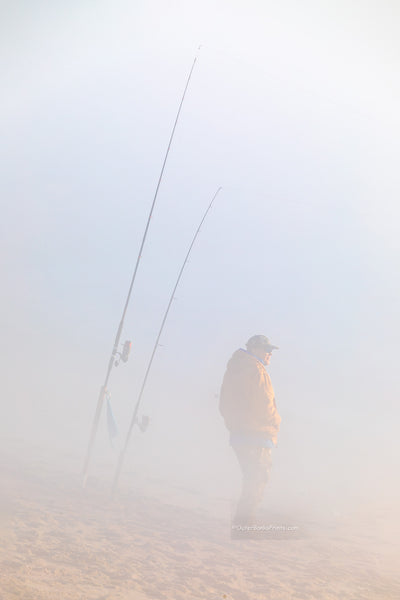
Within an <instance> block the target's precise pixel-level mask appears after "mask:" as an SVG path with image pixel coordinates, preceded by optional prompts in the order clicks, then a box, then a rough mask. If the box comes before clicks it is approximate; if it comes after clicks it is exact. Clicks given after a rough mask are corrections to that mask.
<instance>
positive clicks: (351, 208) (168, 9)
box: [0, 0, 400, 515]
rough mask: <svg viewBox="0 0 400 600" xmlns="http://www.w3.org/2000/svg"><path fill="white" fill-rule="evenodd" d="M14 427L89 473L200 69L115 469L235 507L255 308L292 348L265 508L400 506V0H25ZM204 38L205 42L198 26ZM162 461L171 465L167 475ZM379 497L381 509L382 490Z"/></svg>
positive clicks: (131, 366)
mask: <svg viewBox="0 0 400 600" xmlns="http://www.w3.org/2000/svg"><path fill="white" fill-rule="evenodd" d="M1 12H2V18H1V41H0V47H1V80H2V94H1V100H0V106H1V114H2V135H1V143H0V151H1V172H2V176H1V199H2V200H1V202H2V219H1V233H2V235H1V244H2V250H1V259H2V280H3V291H2V296H1V312H0V314H1V320H2V331H3V356H2V364H3V369H4V379H5V382H4V384H3V394H2V400H1V402H2V419H1V426H0V427H1V434H2V439H3V444H2V445H3V447H4V448H10V447H14V446H15V447H18V448H19V451H20V452H22V454H24V453H26V455H31V453H32V452H34V450H32V448H36V449H37V451H38V452H39V449H40V452H43V453H45V454H47V456H48V458H49V460H51V461H53V462H54V464H56V465H57V464H59V467H60V469H61V470H62V469H63V468H64V467H63V464H64V463H63V461H66V463H65V464H67V463H68V467H65V468H66V469H67V468H68V469H69V470H72V471H74V470H75V471H76V473H78V474H79V473H80V470H81V468H82V466H83V460H84V456H85V452H86V448H87V444H88V440H89V434H90V428H91V424H92V420H93V417H94V412H95V408H96V402H97V396H98V392H99V388H100V386H101V384H102V383H103V380H104V376H105V370H106V366H107V363H108V359H109V356H110V352H111V350H112V345H113V341H114V338H115V334H116V330H117V327H118V323H119V320H120V317H121V313H122V309H123V305H124V302H125V298H126V294H127V292H128V287H129V283H130V279H131V276H132V273H133V268H134V265H135V261H136V256H137V253H138V250H139V246H140V242H141V239H142V235H143V231H144V227H145V224H146V220H147V215H148V212H149V210H150V206H151V202H152V199H153V195H154V191H155V187H156V183H157V178H158V175H159V172H160V169H161V165H162V161H163V158H164V154H165V151H166V147H167V144H168V139H169V136H170V133H171V129H172V126H173V122H174V119H175V115H176V111H177V108H178V105H179V101H180V98H181V95H182V92H183V88H184V85H185V81H186V78H187V76H188V73H189V70H190V67H191V64H192V61H193V59H194V57H195V56H196V54H198V60H197V63H196V66H195V70H194V73H193V76H192V80H191V82H190V87H189V90H188V93H187V97H186V99H185V103H184V106H183V110H182V113H181V117H180V120H179V123H178V127H177V130H176V134H175V137H174V140H173V145H172V148H171V153H170V157H169V159H168V162H167V166H166V170H165V174H164V177H163V180H162V184H161V187H160V191H159V195H158V198H157V203H156V206H155V211H154V215H153V218H152V221H151V225H150V229H149V234H148V238H147V241H146V245H145V248H144V251H143V254H142V259H141V262H140V266H139V270H138V275H137V279H136V282H135V287H134V290H133V295H132V299H131V303H130V306H129V309H128V313H127V317H126V321H125V327H124V331H123V334H122V340H121V341H124V340H125V339H130V340H132V352H131V356H130V359H129V362H128V363H127V364H126V365H124V364H121V365H120V366H119V367H118V368H117V369H114V370H113V373H112V377H111V380H110V384H109V389H110V392H111V396H112V406H113V411H114V415H115V418H116V421H117V423H118V428H119V436H118V439H117V440H116V442H115V445H114V448H113V447H111V445H110V443H109V439H108V433H107V428H106V415H105V410H104V411H103V413H102V416H101V420H100V426H99V430H98V434H97V438H96V443H95V446H94V449H93V454H92V459H91V463H90V468H89V475H90V477H89V482H88V487H90V485H91V482H93V481H94V480H95V479H96V478H101V480H102V481H103V482H104V489H107V488H108V486H111V482H112V476H113V473H114V469H115V466H116V462H117V458H118V451H119V449H120V448H121V446H122V444H123V441H124V439H125V435H126V431H127V426H128V422H129V420H130V417H131V414H132V411H133V407H134V404H135V402H136V399H137V396H138V392H139V389H140V386H141V383H142V380H143V376H144V373H145V369H146V366H147V364H148V361H149V359H150V354H151V351H152V348H153V345H154V342H155V339H156V336H157V333H158V330H159V327H160V325H161V320H162V317H163V314H164V311H165V309H166V306H167V303H168V299H169V296H170V294H171V292H172V289H173V286H174V283H175V280H176V277H177V275H178V272H179V269H180V267H181V265H182V261H183V259H184V256H185V254H186V251H187V248H188V246H189V244H190V241H191V239H192V237H193V235H194V232H195V230H196V228H197V226H198V224H199V222H200V220H201V217H202V215H203V213H204V211H205V209H206V207H207V205H208V204H209V202H210V200H211V198H212V196H213V194H214V193H215V191H216V189H217V188H218V187H219V186H222V191H221V193H220V194H219V196H218V198H217V200H216V202H215V204H214V206H213V208H212V210H211V212H210V214H209V215H208V217H207V220H206V222H205V223H204V225H203V227H202V230H201V233H200V235H199V237H198V239H197V241H196V245H195V246H194V248H193V251H192V254H191V257H190V261H189V263H188V265H187V267H186V270H185V273H184V276H183V278H182V281H181V284H180V286H179V288H178V290H177V293H176V299H175V300H174V302H173V305H172V308H171V312H170V315H169V318H168V321H167V323H166V326H165V329H164V332H163V335H162V338H161V340H160V343H161V346H160V347H159V348H158V351H157V354H156V356H155V360H154V364H153V368H152V371H151V374H150V378H149V380H148V385H147V387H146V390H145V393H144V395H143V402H142V407H141V414H145V415H149V417H150V426H149V428H148V430H147V431H146V432H145V433H141V432H139V430H138V429H137V428H135V430H134V432H133V436H132V439H131V441H130V444H129V447H128V451H127V454H126V457H125V462H124V466H123V470H122V474H121V479H120V484H119V485H120V487H121V488H122V489H124V488H125V487H126V486H131V487H133V488H134V489H137V490H139V491H140V490H142V488H143V489H147V490H149V489H150V490H152V489H153V488H151V485H154V490H156V491H155V492H154V493H155V494H156V495H157V497H158V498H163V497H164V495H165V497H170V494H171V490H172V489H175V490H178V489H180V490H181V492H182V497H181V498H180V501H182V502H185V503H186V504H187V505H188V506H204V507H207V509H208V510H209V511H211V513H212V514H214V515H224V514H226V515H228V514H229V512H230V510H231V507H232V504H233V503H234V502H235V500H236V498H237V494H238V491H239V487H240V473H239V469H238V466H237V465H236V462H235V457H234V455H233V452H232V450H231V448H230V447H229V443H228V433H227V431H226V429H225V427H224V424H223V420H222V418H221V416H220V414H219V412H218V395H219V390H220V386H221V382H222V378H223V375H224V371H225V367H226V363H227V361H228V360H229V358H230V356H231V355H232V353H233V352H234V351H235V350H236V349H237V348H239V347H243V346H244V344H245V342H246V341H247V339H248V338H249V337H250V336H251V335H254V334H264V335H267V336H268V337H269V338H270V339H271V340H272V342H273V343H274V344H276V345H278V346H279V348H280V349H279V350H278V351H275V352H274V354H273V358H272V362H271V366H270V367H269V373H270V375H271V378H272V382H273V385H274V389H275V393H276V401H277V406H278V410H279V412H280V414H281V416H282V425H281V430H280V434H279V443H278V448H276V449H275V450H274V451H273V471H272V477H271V481H270V483H269V484H268V488H267V492H266V495H265V499H264V504H263V505H264V508H268V507H270V508H271V507H275V508H276V507H282V506H285V507H287V510H288V511H291V510H293V511H295V510H297V509H298V508H299V507H304V508H306V509H307V510H308V511H310V512H313V511H317V512H322V513H324V514H325V513H326V514H334V513H335V514H336V513H337V512H340V513H342V512H343V511H344V512H346V511H348V510H358V509H359V508H360V507H363V506H371V507H377V506H390V507H392V508H394V507H396V506H397V503H398V500H399V496H400V488H399V483H398V472H399V467H400V464H399V463H400V460H399V457H400V442H399V436H398V423H399V417H400V410H399V404H398V397H399V376H398V372H399V371H398V367H397V360H398V339H399V335H400V326H399V317H398V306H399V291H400V283H399V276H398V273H399V266H400V265H399V258H400V243H399V239H400V236H399V234H398V223H399V217H400V210H399V203H398V196H399V187H400V186H399V184H400V182H399V171H398V156H399V149H400V148H399V139H400V137H399V133H400V119H399V113H398V106H399V101H400V98H399V91H400V78H399V69H398V64H399V49H400V48H399V41H398V22H399V10H398V6H397V5H396V3H394V2H383V3H378V2H371V3H368V6H367V5H365V4H361V3H358V2H351V3H345V2H335V3H332V4H331V5H327V6H325V5H324V6H322V5H321V3H312V2H307V3H306V4H304V3H302V4H301V5H300V4H298V3H294V2H282V3H265V2H264V3H261V2H259V3H257V2H248V3H242V2H229V3H228V2H223V1H218V2H215V3H212V2H209V3H208V2H205V3H204V2H203V3H201V4H198V3H192V2H187V3H178V2H169V3H162V2H154V1H153V0H151V1H150V2H147V3H145V2H135V3H130V2H124V1H122V0H117V1H116V2H114V3H112V4H111V3H108V2H101V1H100V2H97V3H91V2H88V1H86V2H72V3H68V6H66V5H65V4H63V3H61V2H53V3H51V4H50V3H46V2H41V3H38V4H37V5H28V4H27V3H23V2H22V3H19V4H18V3H17V4H15V3H11V2H4V3H3V4H2V11H1ZM199 46H201V48H200V50H198V47H199ZM152 482H153V483H152ZM371 510H372V509H371Z"/></svg>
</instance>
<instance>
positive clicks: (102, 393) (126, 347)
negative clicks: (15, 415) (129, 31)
mask: <svg viewBox="0 0 400 600" xmlns="http://www.w3.org/2000/svg"><path fill="white" fill-rule="evenodd" d="M199 50H200V48H199ZM197 56H198V55H196V56H195V59H194V61H193V64H192V67H191V69H190V72H189V75H188V78H187V80H186V85H185V89H184V91H183V94H182V98H181V101H180V104H179V108H178V112H177V115H176V118H175V122H174V126H173V128H172V132H171V136H170V138H169V143H168V146H167V151H166V153H165V156H164V161H163V164H162V167H161V172H160V176H159V178H158V182H157V187H156V191H155V193H154V197H153V202H152V205H151V208H150V213H149V216H148V219H147V223H146V227H145V230H144V234H143V238H142V242H141V244H140V249H139V252H138V255H137V259H136V265H135V270H134V272H133V276H132V280H131V284H130V286H129V291H128V295H127V298H126V301H125V306H124V309H123V311H122V317H121V321H120V323H119V326H118V329H117V333H116V336H115V340H114V345H113V349H112V352H111V356H110V360H109V361H108V366H107V371H106V376H105V379H104V383H103V385H102V386H101V388H100V393H99V398H98V400H97V407H96V412H95V415H94V419H93V424H92V429H91V433H90V438H89V444H88V448H87V452H86V458H85V463H84V467H83V482H82V486H83V487H85V486H86V483H87V478H88V470H89V462H90V458H91V455H92V450H93V444H94V441H95V439H96V434H97V430H98V427H99V420H100V415H101V411H102V408H103V404H104V399H105V397H106V395H107V386H108V381H109V379H110V375H111V371H112V369H113V367H114V366H118V364H119V360H117V356H118V355H119V357H120V359H121V360H122V361H123V362H126V361H127V360H128V356H129V350H130V347H131V343H130V342H129V341H126V342H125V344H124V347H123V349H122V352H118V346H119V343H120V339H121V335H122V329H123V326H124V320H125V315H126V311H127V309H128V305H129V300H130V297H131V293H132V289H133V284H134V283H135V279H136V273H137V270H138V267H139V262H140V259H141V257H142V251H143V247H144V244H145V241H146V237H147V232H148V230H149V226H150V221H151V217H152V215H153V210H154V206H155V203H156V200H157V196H158V190H159V188H160V184H161V180H162V178H163V174H164V169H165V165H166V163H167V159H168V154H169V151H170V148H171V144H172V140H173V137H174V133H175V129H176V126H177V124H178V120H179V115H180V113H181V109H182V106H183V102H184V100H185V96H186V92H187V89H188V87H189V82H190V79H191V77H192V73H193V69H194V67H195V64H196V61H197Z"/></svg>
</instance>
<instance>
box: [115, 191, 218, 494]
mask: <svg viewBox="0 0 400 600" xmlns="http://www.w3.org/2000/svg"><path fill="white" fill-rule="evenodd" d="M221 189H222V188H220V187H219V188H218V189H217V191H216V192H215V194H214V196H213V198H212V200H211V202H210V204H209V206H208V208H207V210H206V212H205V213H204V215H203V218H202V219H201V221H200V225H199V226H198V228H197V230H196V233H195V234H194V236H193V239H192V242H191V244H190V246H189V250H188V251H187V254H186V256H185V260H184V261H183V264H182V267H181V270H180V271H179V275H178V278H177V280H176V283H175V286H174V289H173V290H172V294H171V297H170V299H169V302H168V306H167V310H166V311H165V314H164V317H163V320H162V322H161V327H160V330H159V332H158V335H157V339H156V341H155V344H154V348H153V352H152V354H151V357H150V361H149V364H148V366H147V370H146V374H145V376H144V379H143V383H142V387H141V389H140V392H139V396H138V399H137V402H136V405H135V408H134V411H133V416H132V420H131V422H130V425H129V429H128V433H127V435H126V440H125V444H124V447H123V448H122V450H121V453H120V456H119V460H118V465H117V469H116V471H115V476H114V481H113V486H112V494H114V493H115V491H116V489H117V485H118V479H119V475H120V473H121V469H122V463H123V461H124V457H125V453H126V450H127V448H128V443H129V439H130V437H131V434H132V430H133V428H134V426H135V425H138V426H139V428H141V429H142V428H143V427H145V426H146V425H147V420H146V421H145V422H144V423H143V424H142V425H141V424H139V421H138V412H139V406H140V402H141V400H142V396H143V392H144V389H145V387H146V383H147V379H148V377H149V373H150V369H151V365H152V364H153V359H154V356H155V353H156V351H157V348H158V342H159V340H160V337H161V334H162V332H163V329H164V325H165V322H166V320H167V317H168V313H169V309H170V308H171V304H172V302H173V299H174V296H175V292H176V288H177V287H178V285H179V282H180V280H181V277H182V273H183V271H184V269H185V266H186V263H187V261H188V259H189V255H190V252H191V250H192V248H193V245H194V243H195V241H196V238H197V236H198V234H199V232H200V229H201V226H202V225H203V223H204V221H205V218H206V217H207V215H208V213H209V211H210V209H211V207H212V205H213V203H214V200H215V198H216V197H217V195H218V193H219V192H220V190H221Z"/></svg>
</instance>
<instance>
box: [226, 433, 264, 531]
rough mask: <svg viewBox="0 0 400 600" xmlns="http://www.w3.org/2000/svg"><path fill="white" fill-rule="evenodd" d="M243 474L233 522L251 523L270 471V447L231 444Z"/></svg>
mask: <svg viewBox="0 0 400 600" xmlns="http://www.w3.org/2000/svg"><path fill="white" fill-rule="evenodd" d="M233 449H234V451H235V454H236V456H237V458H238V461H239V465H240V468H241V470H242V474H243V484H242V493H241V496H240V498H239V503H238V506H237V510H236V514H235V517H234V520H235V522H237V523H238V524H245V523H251V522H252V521H253V519H254V516H255V513H256V510H257V508H258V506H259V505H260V503H261V501H262V499H263V495H264V489H265V486H266V484H267V481H268V479H269V474H270V471H271V465H272V461H271V449H270V448H260V447H258V446H250V445H244V444H243V445H238V446H233Z"/></svg>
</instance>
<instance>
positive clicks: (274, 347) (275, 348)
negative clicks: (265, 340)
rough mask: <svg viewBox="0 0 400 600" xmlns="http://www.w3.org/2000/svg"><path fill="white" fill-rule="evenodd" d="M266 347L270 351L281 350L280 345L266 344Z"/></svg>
mask: <svg viewBox="0 0 400 600" xmlns="http://www.w3.org/2000/svg"><path fill="white" fill-rule="evenodd" d="M264 348H265V349H266V350H268V351H269V352H272V350H279V346H273V345H272V344H271V345H270V346H264Z"/></svg>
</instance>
